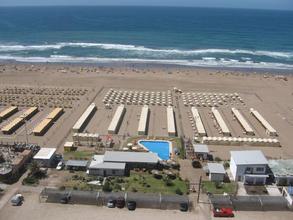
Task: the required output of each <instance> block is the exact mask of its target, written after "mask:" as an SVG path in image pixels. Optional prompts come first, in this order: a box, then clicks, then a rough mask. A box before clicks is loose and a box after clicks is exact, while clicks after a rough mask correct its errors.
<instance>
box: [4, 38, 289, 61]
mask: <svg viewBox="0 0 293 220" xmlns="http://www.w3.org/2000/svg"><path fill="white" fill-rule="evenodd" d="M64 47H81V48H90V47H94V48H98V49H103V50H122V51H134V52H137V53H140V54H144V53H145V54H149V53H157V54H162V55H207V54H246V55H254V56H267V57H272V58H285V59H290V58H293V52H278V51H261V50H257V51H253V50H242V49H234V50H231V49H195V50H183V49H182V50H180V49H172V48H171V49H156V48H148V47H144V46H136V45H128V44H108V43H85V42H77V43H75V42H61V43H57V44H43V45H6V44H2V45H1V44H0V52H9V51H31V50H32V51H33V50H36V51H43V50H53V49H54V50H59V49H62V48H64Z"/></svg>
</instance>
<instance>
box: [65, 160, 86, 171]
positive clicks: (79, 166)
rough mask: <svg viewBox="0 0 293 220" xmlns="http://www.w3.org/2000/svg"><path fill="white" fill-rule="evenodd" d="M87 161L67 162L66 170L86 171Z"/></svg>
mask: <svg viewBox="0 0 293 220" xmlns="http://www.w3.org/2000/svg"><path fill="white" fill-rule="evenodd" d="M87 165H88V161H87V160H68V161H66V163H65V167H66V169H67V170H80V171H86V170H87Z"/></svg>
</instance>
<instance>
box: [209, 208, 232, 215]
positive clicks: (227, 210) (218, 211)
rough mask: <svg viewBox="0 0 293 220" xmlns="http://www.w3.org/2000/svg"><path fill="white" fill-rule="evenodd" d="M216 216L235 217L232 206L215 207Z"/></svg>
mask: <svg viewBox="0 0 293 220" xmlns="http://www.w3.org/2000/svg"><path fill="white" fill-rule="evenodd" d="M213 213H214V217H234V213H233V209H232V208H214V210H213Z"/></svg>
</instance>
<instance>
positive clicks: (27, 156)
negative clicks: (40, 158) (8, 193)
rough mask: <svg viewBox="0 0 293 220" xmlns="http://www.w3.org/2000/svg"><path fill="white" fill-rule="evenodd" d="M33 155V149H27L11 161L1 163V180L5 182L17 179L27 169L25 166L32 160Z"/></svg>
mask: <svg viewBox="0 0 293 220" xmlns="http://www.w3.org/2000/svg"><path fill="white" fill-rule="evenodd" d="M32 155H33V151H32V150H28V149H26V150H24V151H23V152H21V153H19V154H18V155H17V156H15V157H14V158H13V159H12V160H11V161H10V162H7V161H6V162H4V163H0V181H2V182H5V183H12V182H14V181H16V180H17V179H18V178H19V177H20V176H21V174H22V173H23V171H24V170H25V166H26V165H27V163H28V162H29V161H30V160H31V158H32Z"/></svg>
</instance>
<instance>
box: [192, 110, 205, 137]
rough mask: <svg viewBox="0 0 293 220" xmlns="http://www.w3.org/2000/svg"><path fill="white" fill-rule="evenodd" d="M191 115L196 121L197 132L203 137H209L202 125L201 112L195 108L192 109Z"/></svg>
mask: <svg viewBox="0 0 293 220" xmlns="http://www.w3.org/2000/svg"><path fill="white" fill-rule="evenodd" d="M191 113H192V116H193V118H194V121H195V126H196V129H197V132H198V133H199V134H201V135H207V133H206V130H205V128H204V125H203V123H202V120H201V117H200V114H199V111H198V110H197V108H195V107H191Z"/></svg>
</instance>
